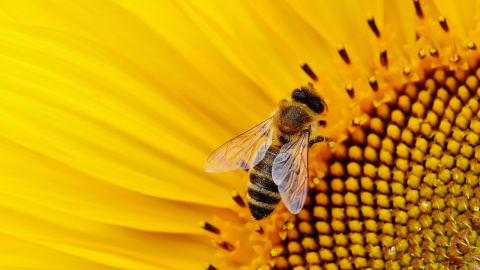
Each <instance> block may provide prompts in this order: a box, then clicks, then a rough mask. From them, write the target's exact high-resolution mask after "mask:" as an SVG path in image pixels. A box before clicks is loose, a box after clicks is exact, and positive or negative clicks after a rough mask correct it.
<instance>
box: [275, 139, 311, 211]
mask: <svg viewBox="0 0 480 270" xmlns="http://www.w3.org/2000/svg"><path fill="white" fill-rule="evenodd" d="M309 134H310V132H308V131H305V132H303V133H302V135H301V136H300V138H299V139H297V140H296V141H291V142H289V143H287V144H284V145H283V146H282V148H281V149H280V153H279V154H278V156H277V157H276V158H275V160H274V161H273V167H272V177H273V181H274V182H275V184H277V186H278V191H279V192H280V195H281V196H282V200H283V203H284V204H285V206H286V207H287V209H288V210H289V211H290V213H292V214H294V215H296V214H298V212H300V210H302V207H303V204H304V203H305V198H306V195H307V189H308V160H307V159H308V138H309Z"/></svg>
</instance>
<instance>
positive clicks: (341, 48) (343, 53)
mask: <svg viewBox="0 0 480 270" xmlns="http://www.w3.org/2000/svg"><path fill="white" fill-rule="evenodd" d="M337 50H338V53H339V54H340V57H342V59H343V61H344V62H345V64H347V65H350V58H348V54H347V51H346V50H345V46H343V44H338V46H337Z"/></svg>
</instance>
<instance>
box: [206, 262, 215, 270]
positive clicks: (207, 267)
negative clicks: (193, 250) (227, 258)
mask: <svg viewBox="0 0 480 270" xmlns="http://www.w3.org/2000/svg"><path fill="white" fill-rule="evenodd" d="M203 268H204V269H205V270H217V268H215V267H214V266H213V265H211V264H210V263H204V264H203Z"/></svg>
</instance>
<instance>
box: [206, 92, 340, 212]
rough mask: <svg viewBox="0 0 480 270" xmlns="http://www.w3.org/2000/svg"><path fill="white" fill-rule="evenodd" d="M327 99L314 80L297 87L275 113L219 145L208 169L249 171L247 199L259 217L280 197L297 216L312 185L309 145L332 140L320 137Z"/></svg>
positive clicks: (211, 157)
mask: <svg viewBox="0 0 480 270" xmlns="http://www.w3.org/2000/svg"><path fill="white" fill-rule="evenodd" d="M325 110H327V111H328V108H327V104H326V103H325V101H324V100H323V99H322V98H321V97H320V96H319V95H318V94H317V93H316V91H315V89H314V88H313V85H312V84H310V83H309V84H308V86H303V87H301V88H300V89H295V90H294V91H293V92H292V95H291V97H289V98H287V99H284V100H282V101H281V102H280V104H279V105H278V107H277V109H276V110H275V111H274V112H273V113H272V115H271V116H270V118H268V119H267V120H265V121H264V122H262V123H260V124H259V125H257V126H256V127H254V128H252V129H250V130H248V131H247V132H245V133H243V134H241V135H239V136H237V137H235V138H233V139H232V140H230V141H228V142H226V143H225V144H223V145H222V146H220V147H219V148H218V149H217V150H215V151H214V152H213V153H212V154H211V155H210V156H209V157H208V159H207V162H206V163H205V171H207V172H225V171H230V170H235V169H238V168H241V169H245V170H249V173H250V180H249V182H248V185H247V202H248V206H249V208H250V212H251V213H252V216H253V218H254V219H255V220H261V219H264V218H265V217H267V216H268V215H270V214H271V213H272V212H273V210H274V209H275V208H276V207H277V205H278V203H279V202H280V199H282V200H283V203H284V204H285V206H286V207H287V209H288V210H289V211H290V213H292V214H294V215H296V214H297V213H298V212H300V210H301V209H302V208H303V205H304V204H305V199H306V195H307V190H308V148H309V147H310V146H312V145H313V144H315V143H318V142H323V141H330V140H331V139H330V138H327V137H324V136H317V137H315V138H313V139H312V140H310V134H316V129H317V127H319V126H325V125H326V122H325V121H324V120H320V121H318V120H319V117H320V116H321V114H322V113H323V112H324V111H325Z"/></svg>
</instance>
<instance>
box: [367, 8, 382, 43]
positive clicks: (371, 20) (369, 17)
mask: <svg viewBox="0 0 480 270" xmlns="http://www.w3.org/2000/svg"><path fill="white" fill-rule="evenodd" d="M367 23H368V26H370V29H371V30H372V32H373V33H374V34H375V36H377V38H379V37H380V31H378V28H377V24H375V19H374V18H373V15H372V14H371V13H368V14H367Z"/></svg>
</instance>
